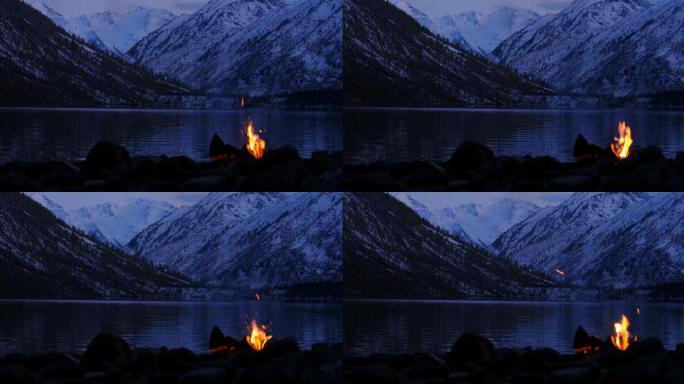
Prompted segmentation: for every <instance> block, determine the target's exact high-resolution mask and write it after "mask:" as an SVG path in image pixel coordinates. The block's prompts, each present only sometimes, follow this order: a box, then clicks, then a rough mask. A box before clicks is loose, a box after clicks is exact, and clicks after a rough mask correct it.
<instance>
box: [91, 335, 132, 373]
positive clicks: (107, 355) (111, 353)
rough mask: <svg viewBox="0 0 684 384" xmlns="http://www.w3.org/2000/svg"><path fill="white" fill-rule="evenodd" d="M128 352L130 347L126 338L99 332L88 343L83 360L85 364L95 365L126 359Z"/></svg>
mask: <svg viewBox="0 0 684 384" xmlns="http://www.w3.org/2000/svg"><path fill="white" fill-rule="evenodd" d="M130 353H131V348H130V347H129V345H128V342H126V340H124V339H122V338H120V337H118V336H115V335H112V334H109V333H100V334H99V335H97V336H95V339H93V341H91V342H90V344H89V345H88V348H87V349H86V351H85V353H84V354H83V361H84V363H86V364H87V365H90V366H97V365H99V364H102V363H105V362H116V361H121V360H126V359H128V357H129V355H130Z"/></svg>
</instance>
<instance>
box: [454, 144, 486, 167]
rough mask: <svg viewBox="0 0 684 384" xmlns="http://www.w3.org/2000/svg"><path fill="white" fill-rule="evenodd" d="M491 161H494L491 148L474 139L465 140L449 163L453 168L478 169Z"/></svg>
mask: <svg viewBox="0 0 684 384" xmlns="http://www.w3.org/2000/svg"><path fill="white" fill-rule="evenodd" d="M489 161H494V152H492V150H491V149H489V148H488V147H486V146H484V145H482V144H479V143H476V142H473V141H464V142H463V143H461V145H459V146H458V148H456V151H454V153H453V154H452V155H451V159H450V160H449V162H448V164H449V166H450V167H451V168H453V169H477V168H479V167H480V166H481V165H482V164H484V163H486V162H489Z"/></svg>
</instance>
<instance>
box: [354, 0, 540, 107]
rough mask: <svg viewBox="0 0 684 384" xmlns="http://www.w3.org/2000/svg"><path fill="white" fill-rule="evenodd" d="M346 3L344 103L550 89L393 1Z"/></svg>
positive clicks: (434, 101)
mask: <svg viewBox="0 0 684 384" xmlns="http://www.w3.org/2000/svg"><path fill="white" fill-rule="evenodd" d="M344 7H345V11H344V14H345V18H344V22H345V31H346V32H345V34H344V39H345V42H344V79H345V80H344V84H345V87H344V93H345V103H346V105H364V106H369V105H372V106H453V107H456V106H473V105H476V106H502V105H522V104H525V103H528V102H530V100H527V99H526V98H525V96H526V95H549V94H550V93H551V91H550V90H549V89H548V88H546V87H545V86H544V85H542V84H539V83H537V82H534V81H531V80H529V79H527V78H524V77H522V76H520V75H518V74H517V73H516V72H514V71H512V70H509V69H508V68H506V67H504V66H500V65H497V64H495V63H493V62H491V61H489V60H488V59H486V58H484V57H482V56H480V55H477V54H474V53H473V52H471V51H470V50H468V49H466V48H464V47H462V46H460V45H458V44H455V43H453V42H449V41H446V40H444V39H442V38H440V37H438V36H436V35H435V34H433V33H432V32H430V31H429V30H428V29H426V28H425V27H423V26H422V25H420V24H419V23H418V21H416V20H415V19H413V18H412V17H411V16H409V15H408V14H406V13H404V12H403V11H401V10H400V9H398V8H396V7H395V6H394V5H392V4H391V3H388V2H386V1H383V0H364V1H361V0H349V1H345V2H344ZM535 101H536V102H539V100H538V98H535Z"/></svg>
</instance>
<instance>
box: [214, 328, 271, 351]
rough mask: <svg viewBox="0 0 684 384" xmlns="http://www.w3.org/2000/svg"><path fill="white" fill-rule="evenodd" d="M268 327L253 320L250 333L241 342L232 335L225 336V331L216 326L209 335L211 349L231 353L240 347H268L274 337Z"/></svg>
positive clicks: (255, 349) (259, 349)
mask: <svg viewBox="0 0 684 384" xmlns="http://www.w3.org/2000/svg"><path fill="white" fill-rule="evenodd" d="M267 330H268V328H267V327H266V326H265V325H258V324H257V322H256V320H252V322H251V323H250V324H249V327H248V332H249V333H248V334H247V336H245V339H244V342H242V343H241V342H239V341H238V340H235V339H233V338H232V337H230V336H225V335H224V334H223V332H222V331H221V330H220V329H219V328H218V327H214V329H213V330H212V331H211V335H210V336H209V351H210V352H212V353H218V354H222V355H226V356H228V355H230V354H232V353H233V352H235V351H237V350H238V349H242V350H244V349H248V348H247V346H249V348H251V349H252V350H254V351H257V352H259V351H262V350H263V349H264V348H265V347H266V343H268V341H269V340H271V339H272V338H273V336H271V335H269V334H268V332H267Z"/></svg>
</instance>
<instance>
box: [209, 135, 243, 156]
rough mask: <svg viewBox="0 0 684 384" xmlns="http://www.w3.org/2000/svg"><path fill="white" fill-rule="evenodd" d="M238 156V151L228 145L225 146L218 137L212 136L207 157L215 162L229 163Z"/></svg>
mask: <svg viewBox="0 0 684 384" xmlns="http://www.w3.org/2000/svg"><path fill="white" fill-rule="evenodd" d="M239 154H240V150H238V149H237V148H235V147H233V146H232V145H230V144H225V143H224V142H223V140H221V138H220V137H219V136H218V135H216V134H215V135H214V137H213V138H212V139H211V143H210V144H209V157H210V158H211V159H212V160H213V161H216V162H220V163H230V162H231V161H233V160H235V159H236V158H237V157H238V155H239Z"/></svg>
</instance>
